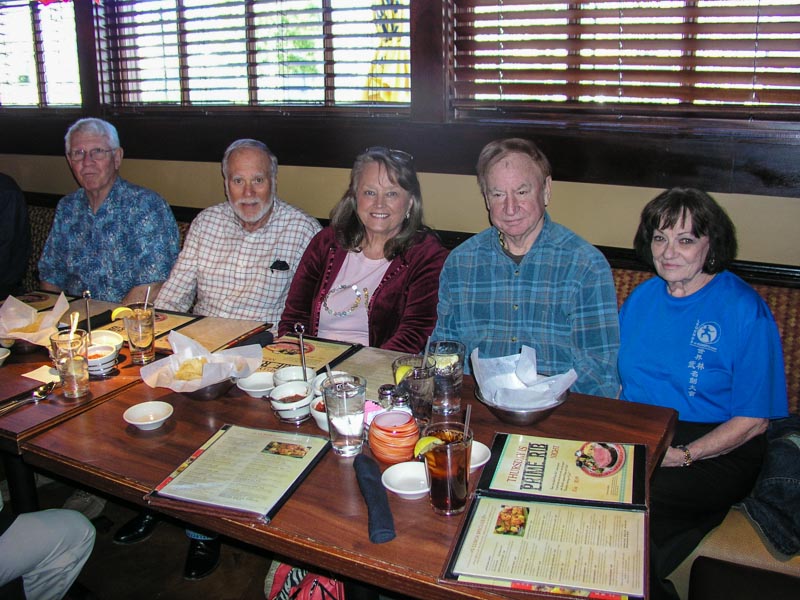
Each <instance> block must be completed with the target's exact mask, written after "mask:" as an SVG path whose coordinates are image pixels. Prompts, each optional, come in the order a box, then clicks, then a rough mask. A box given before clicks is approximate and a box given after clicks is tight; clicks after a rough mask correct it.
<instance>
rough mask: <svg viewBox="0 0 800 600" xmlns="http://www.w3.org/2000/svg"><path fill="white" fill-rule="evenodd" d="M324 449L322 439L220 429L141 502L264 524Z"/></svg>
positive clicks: (325, 442) (247, 429)
mask: <svg viewBox="0 0 800 600" xmlns="http://www.w3.org/2000/svg"><path fill="white" fill-rule="evenodd" d="M328 448H330V441H329V440H328V438H327V437H322V436H318V435H310V434H305V433H295V432H289V431H272V430H268V429H254V428H250V427H240V426H238V425H225V426H223V427H222V428H221V429H220V430H219V431H218V432H217V433H215V434H214V435H213V436H212V437H211V439H209V440H208V441H207V442H206V443H205V444H203V445H202V446H201V447H200V448H198V449H197V450H196V451H195V452H193V453H192V455H191V456H190V457H189V458H188V459H187V460H186V461H184V462H183V464H181V465H180V466H179V467H178V468H177V469H175V471H173V473H172V474H170V475H169V477H167V478H166V479H164V481H162V482H161V483H160V484H158V485H157V486H156V488H155V490H153V491H152V492H151V493H150V494H148V496H147V497H146V499H147V501H148V502H149V503H150V504H152V505H154V506H168V507H171V508H175V509H178V510H184V511H186V512H193V513H199V514H211V515H220V516H226V517H232V518H237V517H239V518H242V519H245V520H260V521H265V522H268V521H269V520H270V519H271V518H272V517H273V516H274V515H275V513H276V512H277V511H278V509H279V508H280V507H281V506H282V505H283V503H284V502H285V501H286V500H287V499H288V498H289V496H290V495H291V494H292V492H293V491H294V490H295V488H296V487H297V486H298V485H300V482H301V481H302V480H303V479H304V478H305V476H306V475H307V474H308V473H309V472H310V471H311V469H313V468H314V466H315V465H316V464H317V462H318V461H319V460H320V459H321V458H322V456H323V455H324V454H325V451H327V450H328Z"/></svg>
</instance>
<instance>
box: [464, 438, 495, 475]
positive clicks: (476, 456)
mask: <svg viewBox="0 0 800 600" xmlns="http://www.w3.org/2000/svg"><path fill="white" fill-rule="evenodd" d="M491 456H492V452H491V451H490V450H489V447H488V446H487V445H486V444H482V443H480V442H476V441H475V440H472V452H471V453H470V455H469V472H470V473H472V472H473V471H476V470H477V469H480V468H481V467H482V466H483V465H485V464H486V463H487V462H489V459H490V458H491Z"/></svg>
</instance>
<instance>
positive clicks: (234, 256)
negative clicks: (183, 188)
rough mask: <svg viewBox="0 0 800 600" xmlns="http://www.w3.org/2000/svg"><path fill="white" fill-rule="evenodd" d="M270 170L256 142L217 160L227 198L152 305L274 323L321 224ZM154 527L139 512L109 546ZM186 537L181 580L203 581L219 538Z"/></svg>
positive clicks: (195, 231) (202, 217)
mask: <svg viewBox="0 0 800 600" xmlns="http://www.w3.org/2000/svg"><path fill="white" fill-rule="evenodd" d="M277 172H278V159H277V158H275V155H274V154H272V152H270V150H269V148H267V146H266V145H265V144H263V143H262V142H259V141H257V140H251V139H242V140H237V141H235V142H233V143H232V144H231V145H230V146H228V149H227V150H226V151H225V155H224V156H223V158H222V176H223V178H224V180H225V195H226V196H227V197H228V201H227V202H222V203H221V204H216V205H214V206H211V207H209V208H206V209H205V210H203V211H202V212H201V213H200V214H199V215H197V216H196V217H195V218H194V220H193V221H192V225H191V227H190V228H189V233H188V234H187V235H186V241H185V242H184V244H183V249H182V250H181V253H180V255H179V256H178V260H177V261H176V262H175V265H174V266H173V267H172V272H171V273H170V275H169V279H167V281H166V283H164V285H163V286H162V288H161V291H160V293H159V294H158V297H157V298H156V301H155V306H156V308H158V309H162V310H173V311H178V312H189V311H192V312H194V313H195V314H200V315H205V316H210V317H225V318H229V319H254V320H255V319H258V320H261V321H264V322H269V323H272V324H273V325H277V324H278V322H279V321H280V317H281V313H283V305H284V303H285V302H286V295H287V294H288V293H289V285H290V284H291V283H292V278H293V277H294V273H295V271H296V270H297V265H298V264H299V263H300V259H301V258H302V256H303V252H305V249H306V247H307V246H308V243H309V242H310V241H311V238H313V237H314V235H315V234H316V233H317V232H318V231H319V230H320V225H319V221H317V220H316V219H315V218H314V217H311V216H309V215H307V214H306V213H304V212H303V211H301V210H300V209H298V208H295V207H294V206H291V205H290V204H287V203H286V202H283V201H282V200H280V199H279V198H278V197H277V191H276V187H277V186H276V183H277V182H276V176H277ZM157 524H158V518H157V516H156V515H155V514H154V513H152V512H150V511H145V512H142V513H139V514H138V515H137V516H135V517H134V518H133V519H131V520H130V521H129V522H128V523H126V524H124V525H123V526H122V527H120V529H119V530H117V532H116V533H115V534H114V542H116V543H118V544H135V543H137V542H141V541H143V540H145V539H147V538H148V537H149V536H150V534H151V533H152V532H153V530H154V529H155V527H156V525H157ZM186 535H187V536H188V537H189V538H190V545H189V553H188V555H187V557H186V564H185V566H184V572H183V576H184V577H185V578H186V579H190V580H197V579H202V578H203V577H206V576H207V575H209V574H211V572H212V571H214V569H215V568H216V567H217V565H218V564H219V559H220V541H219V538H218V537H216V536H213V535H207V534H205V533H201V532H199V531H193V530H189V529H187V530H186Z"/></svg>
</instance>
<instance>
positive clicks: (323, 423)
mask: <svg viewBox="0 0 800 600" xmlns="http://www.w3.org/2000/svg"><path fill="white" fill-rule="evenodd" d="M320 406H321V407H322V408H321V409H320ZM311 416H312V417H314V421H316V423H317V427H319V428H320V429H322V431H328V413H327V412H326V411H325V400H323V399H322V398H320V397H319V396H317V397H315V398H314V399H313V400H312V401H311Z"/></svg>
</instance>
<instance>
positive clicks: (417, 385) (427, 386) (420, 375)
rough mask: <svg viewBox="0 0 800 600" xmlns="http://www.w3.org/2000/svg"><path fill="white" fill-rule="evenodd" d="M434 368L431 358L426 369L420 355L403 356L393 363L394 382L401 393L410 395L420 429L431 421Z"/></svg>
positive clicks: (409, 398) (413, 412)
mask: <svg viewBox="0 0 800 600" xmlns="http://www.w3.org/2000/svg"><path fill="white" fill-rule="evenodd" d="M433 368H434V362H433V358H431V357H430V356H429V357H428V361H427V364H426V365H425V366H424V367H423V365H422V356H419V355H409V356H401V357H400V358H396V359H395V360H394V362H392V373H393V374H394V381H395V383H396V384H397V387H398V388H400V391H401V392H402V391H405V392H407V393H408V400H409V403H410V404H411V413H412V414H413V415H414V418H415V419H416V420H417V423H418V424H419V425H420V427H422V426H423V425H425V424H427V423H429V422H430V420H431V408H432V406H433Z"/></svg>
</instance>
